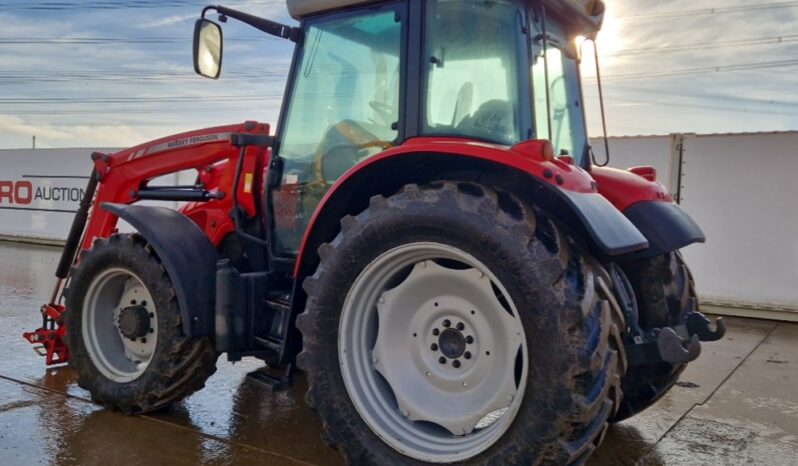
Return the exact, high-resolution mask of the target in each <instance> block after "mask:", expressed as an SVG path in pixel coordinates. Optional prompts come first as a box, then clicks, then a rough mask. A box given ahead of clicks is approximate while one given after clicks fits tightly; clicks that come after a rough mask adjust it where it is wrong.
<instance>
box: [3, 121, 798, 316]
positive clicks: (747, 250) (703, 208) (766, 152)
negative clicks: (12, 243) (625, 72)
mask: <svg viewBox="0 0 798 466" xmlns="http://www.w3.org/2000/svg"><path fill="white" fill-rule="evenodd" d="M593 143H594V147H595V149H594V151H595V153H596V157H597V159H598V160H602V159H603V157H604V150H603V149H604V145H603V141H601V140H594V141H593ZM610 151H611V155H612V160H611V165H612V166H615V167H619V168H628V167H631V166H636V165H651V166H654V167H655V168H656V169H657V172H658V174H659V179H660V181H661V182H662V183H664V184H665V185H666V186H668V188H669V189H670V191H671V192H672V193H673V194H674V196H677V197H678V198H679V201H680V203H681V205H682V207H683V208H684V209H685V210H686V211H687V212H688V213H690V215H692V216H693V217H694V218H695V219H696V220H697V221H698V223H699V224H700V225H701V227H702V228H703V229H704V232H705V233H706V234H707V238H708V240H707V243H706V244H702V245H694V246H690V247H688V248H686V249H685V250H684V255H685V257H686V259H687V261H688V263H689V264H690V266H691V268H692V270H693V273H694V275H695V279H696V283H697V286H698V291H699V293H700V295H701V297H702V301H703V302H704V309H705V310H709V311H714V312H721V313H726V314H739V315H754V316H758V317H771V318H779V319H790V320H798V208H796V207H795V206H794V205H793V204H794V203H795V202H796V201H798V183H796V182H795V180H794V178H795V176H796V175H795V174H796V173H798V132H795V133H767V134H765V133H762V134H728V135H723V134H721V135H693V134H685V135H682V134H677V135H668V136H640V137H625V138H611V139H610ZM91 152H92V150H91V149H37V150H31V149H24V150H0V236H14V237H32V238H40V239H49V240H63V239H64V238H65V237H66V234H67V232H68V229H69V225H70V223H71V221H72V212H74V210H75V209H76V208H77V202H78V199H79V197H76V194H77V193H79V192H80V191H81V190H82V189H83V187H84V186H85V184H86V176H87V173H88V171H89V170H90V161H89V155H90V153H91ZM178 178H183V179H182V180H180V181H181V182H182V183H183V184H185V182H186V180H187V179H188V178H187V177H186V176H183V177H177V176H174V178H173V179H171V180H164V182H162V183H159V184H180V183H178Z"/></svg>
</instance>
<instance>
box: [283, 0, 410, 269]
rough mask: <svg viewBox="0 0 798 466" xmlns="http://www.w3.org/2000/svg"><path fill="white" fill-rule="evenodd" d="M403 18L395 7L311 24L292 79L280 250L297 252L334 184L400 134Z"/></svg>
mask: <svg viewBox="0 0 798 466" xmlns="http://www.w3.org/2000/svg"><path fill="white" fill-rule="evenodd" d="M401 50H402V23H401V22H400V21H399V19H398V16H397V13H396V11H395V9H392V8H377V9H368V10H362V11H359V12H357V13H355V14H350V13H344V14H338V15H334V16H329V17H325V18H323V19H320V20H318V21H314V22H312V23H309V25H308V27H307V28H306V32H305V37H304V46H303V48H302V52H301V56H300V57H299V58H298V60H299V65H298V67H297V68H296V71H295V73H294V74H295V76H294V77H293V89H292V90H291V94H290V101H289V104H288V111H287V115H286V118H285V120H286V123H285V127H284V128H283V131H282V138H281V141H280V147H279V149H278V155H279V156H280V157H282V158H283V160H284V167H283V179H282V183H281V185H280V187H279V188H277V189H275V190H274V193H273V196H274V198H273V207H274V212H275V240H276V241H275V248H276V250H277V252H278V253H280V254H292V253H294V252H295V251H296V250H297V248H298V246H299V242H300V241H301V239H302V235H303V234H304V231H305V227H306V226H307V223H308V221H309V220H310V217H311V216H312V215H313V212H314V211H315V210H316V206H317V205H318V203H319V202H320V201H321V198H322V197H323V196H324V194H325V193H326V192H327V190H328V189H329V187H330V186H331V185H332V184H333V183H334V182H335V181H336V180H337V179H338V178H339V177H340V176H341V175H342V174H343V173H344V172H346V171H347V170H348V169H349V168H351V167H353V166H355V165H356V164H357V163H359V162H361V161H362V160H364V159H366V158H367V157H371V156H373V155H375V154H377V153H379V152H382V151H383V150H385V149H386V148H388V147H390V146H391V145H392V144H393V143H394V141H395V140H396V139H397V137H398V121H399V88H400V79H399V77H400V65H399V57H400V54H401Z"/></svg>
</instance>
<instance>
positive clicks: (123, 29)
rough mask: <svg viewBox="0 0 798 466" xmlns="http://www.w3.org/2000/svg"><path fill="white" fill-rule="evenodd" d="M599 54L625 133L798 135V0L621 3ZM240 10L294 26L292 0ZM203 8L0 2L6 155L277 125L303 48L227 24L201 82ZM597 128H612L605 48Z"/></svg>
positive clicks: (169, 1) (610, 5) (615, 3)
mask: <svg viewBox="0 0 798 466" xmlns="http://www.w3.org/2000/svg"><path fill="white" fill-rule="evenodd" d="M605 1H606V3H607V10H608V11H607V15H606V19H605V25H604V29H603V30H602V32H601V33H600V35H599V40H598V47H599V54H600V63H601V75H602V78H603V79H602V80H603V84H604V100H605V108H606V114H607V126H608V132H609V134H610V135H614V136H622V135H648V134H669V133H677V132H681V133H699V134H705V133H725V132H750V131H785V130H798V94H797V93H796V92H795V89H798V30H796V29H795V28H794V25H795V24H798V1H785V0H756V1H751V0H605ZM224 4H225V5H226V6H230V7H233V8H238V9H242V10H245V11H248V12H250V13H253V14H257V15H259V16H264V17H267V18H270V19H273V20H276V21H280V22H284V23H288V24H294V22H293V20H291V19H290V17H289V16H288V13H287V10H286V8H285V4H284V2H283V1H278V0H231V1H228V2H226V3H224ZM204 5H205V3H203V2H196V1H191V0H163V1H159V0H119V1H115V0H86V1H78V0H3V1H2V2H0V25H2V26H1V27H0V64H2V65H0V148H24V147H31V144H32V136H34V135H35V136H36V140H37V143H36V144H37V147H124V146H130V145H134V144H139V143H142V142H145V141H148V140H150V139H154V138H157V137H162V136H166V135H169V134H174V133H178V132H182V131H188V130H192V129H198V128H203V127H207V126H215V125H220V124H228V123H236V122H241V121H244V120H258V121H262V122H268V123H272V124H276V122H277V116H278V113H279V108H280V103H281V101H282V96H283V91H284V87H285V79H286V74H287V72H288V68H289V65H290V60H291V51H292V43H291V42H289V41H286V40H281V39H277V38H272V37H270V36H267V35H266V34H263V33H260V32H258V31H256V30H254V29H252V28H249V27H247V26H245V25H242V24H240V23H236V22H235V21H232V20H231V21H230V22H229V23H227V24H226V25H224V35H225V50H224V69H223V71H222V77H221V79H219V80H218V81H212V80H208V79H204V78H201V77H199V76H197V75H195V74H194V72H193V67H192V64H191V40H192V31H193V24H194V21H195V20H196V18H197V17H198V16H199V13H200V10H201V9H202V7H203V6H204ZM583 51H584V53H585V60H584V61H583V65H582V67H583V71H582V72H583V77H584V94H585V99H586V108H587V110H588V122H589V131H590V134H591V135H592V136H597V135H600V134H601V119H600V115H599V112H598V108H599V106H598V98H597V95H598V93H597V85H596V80H595V73H594V64H593V60H592V58H590V57H591V56H592V51H591V49H590V44H585V45H584V46H583Z"/></svg>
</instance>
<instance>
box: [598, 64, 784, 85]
mask: <svg viewBox="0 0 798 466" xmlns="http://www.w3.org/2000/svg"><path fill="white" fill-rule="evenodd" d="M797 65H798V60H779V61H770V62H759V63H740V64H734V65H718V66H707V67H701V68H685V69H677V70H673V71H664V72H656V73H628V74H609V75H602V76H601V80H602V81H620V80H625V79H643V78H664V77H670V76H685V75H693V74H705V73H719V72H729V71H747V70H763V69H768V68H781V67H790V66H797ZM585 81H595V78H586V79H585Z"/></svg>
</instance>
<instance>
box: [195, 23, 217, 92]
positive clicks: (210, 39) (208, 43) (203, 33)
mask: <svg viewBox="0 0 798 466" xmlns="http://www.w3.org/2000/svg"><path fill="white" fill-rule="evenodd" d="M194 71H196V72H197V74H199V75H200V76H205V77H206V78H211V79H218V78H219V74H220V73H221V72H222V28H221V27H220V26H219V25H218V24H216V23H214V22H213V21H210V20H207V19H205V18H202V19H198V20H197V22H196V23H195V24H194Z"/></svg>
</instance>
